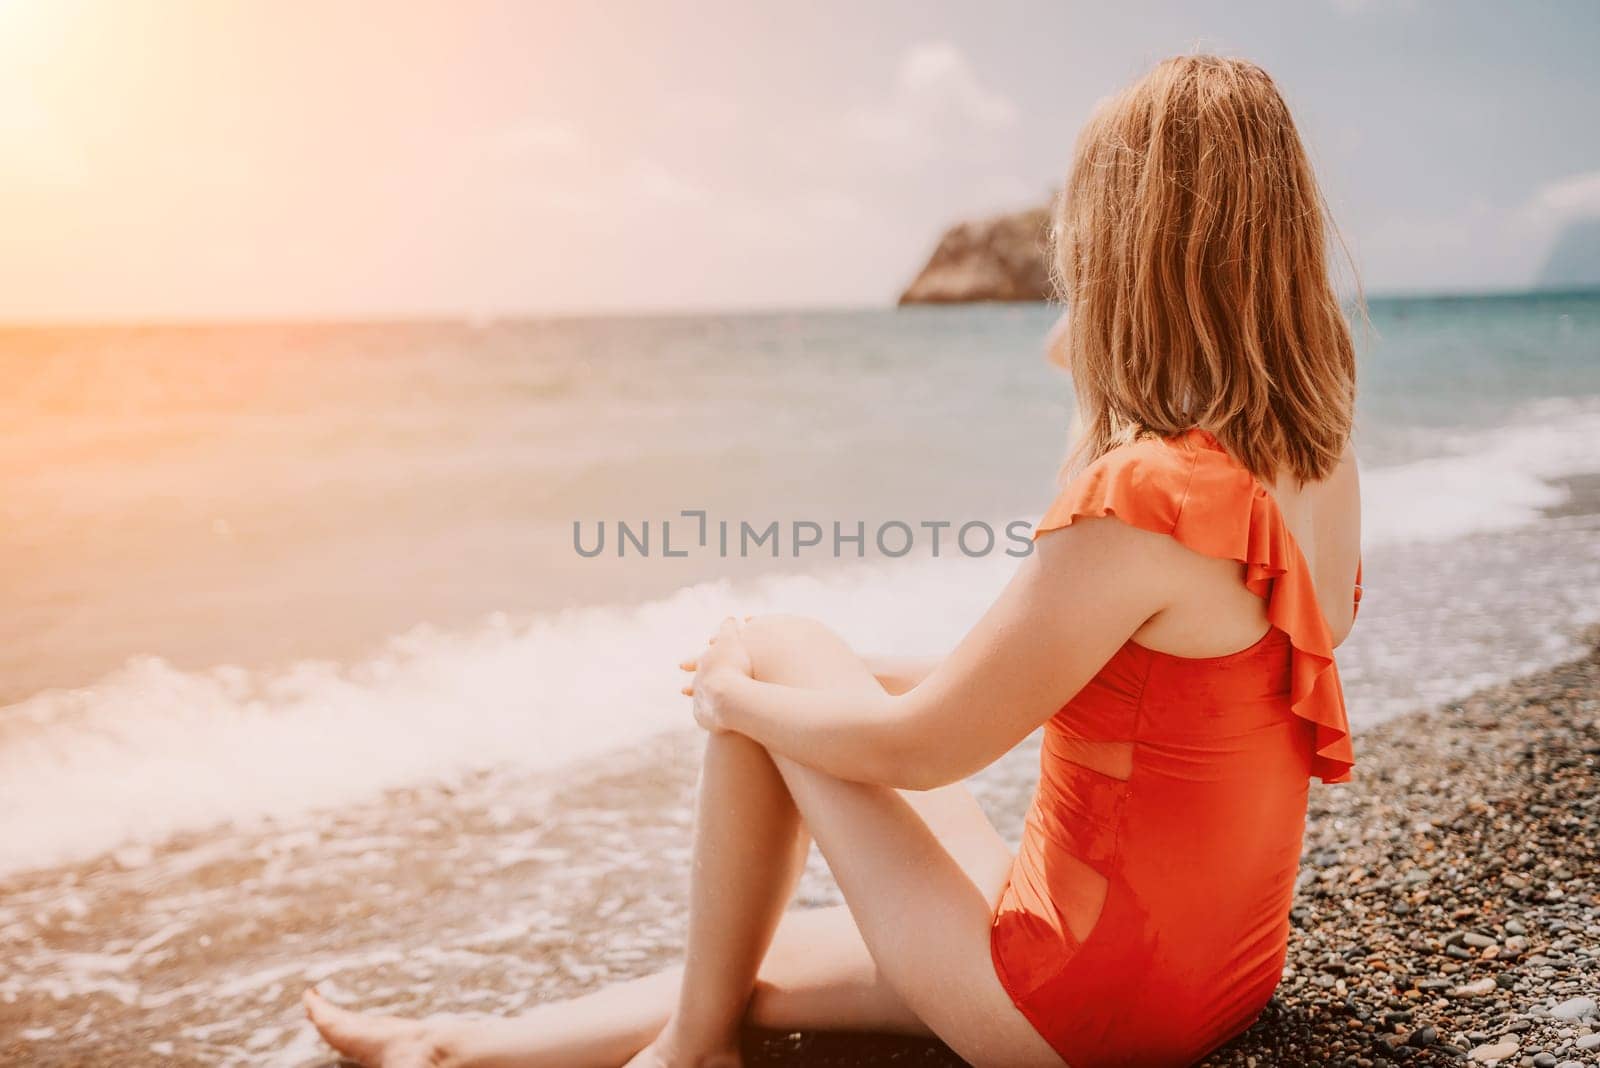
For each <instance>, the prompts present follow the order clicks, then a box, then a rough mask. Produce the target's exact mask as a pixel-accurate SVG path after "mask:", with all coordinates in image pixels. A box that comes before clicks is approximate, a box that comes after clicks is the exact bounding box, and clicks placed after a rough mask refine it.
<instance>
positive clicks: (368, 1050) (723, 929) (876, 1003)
mask: <svg viewBox="0 0 1600 1068" xmlns="http://www.w3.org/2000/svg"><path fill="white" fill-rule="evenodd" d="M797 632H798V634H799V635H802V636H807V637H809V639H810V640H804V641H791V639H792V638H795V637H796V634H797ZM763 636H765V641H763V640H762V639H763ZM748 639H749V644H750V646H751V651H752V655H753V656H754V657H755V658H756V672H757V674H758V676H760V677H763V678H768V679H770V680H771V681H774V682H785V683H788V684H790V685H824V686H826V685H876V683H875V682H874V681H873V680H872V678H871V676H870V674H869V673H868V672H867V671H866V669H865V667H864V666H863V665H862V664H861V662H860V660H859V659H858V658H856V657H855V655H854V654H853V653H851V652H850V651H849V650H848V648H845V647H844V646H843V645H842V643H839V642H838V640H837V639H836V638H833V636H832V635H831V634H829V633H828V632H827V631H825V630H823V629H822V628H820V627H817V626H816V625H814V624H812V625H809V627H808V626H807V625H805V624H803V622H802V621H781V620H775V621H772V622H770V623H766V624H763V625H759V626H757V627H754V628H752V629H751V630H750V631H749V632H748ZM791 645H797V646H800V647H799V648H790V647H789V646H791ZM824 778H825V777H824ZM887 792H888V793H889V794H891V795H895V792H894V791H887ZM895 796H903V799H904V800H903V803H905V804H906V805H907V807H908V809H910V810H911V811H912V812H913V813H915V814H916V815H917V816H919V817H920V819H919V823H918V825H919V826H920V827H921V828H922V829H923V831H924V832H925V833H928V834H930V835H936V836H937V840H938V841H939V842H942V843H943V847H944V851H945V852H944V856H945V857H946V859H947V860H948V859H950V858H954V861H955V863H956V864H957V865H958V867H959V869H960V870H962V871H963V872H964V873H965V876H966V879H967V882H966V885H967V886H969V887H975V888H977V893H978V895H979V897H980V899H983V900H984V902H985V903H984V905H983V908H984V909H989V910H992V906H993V903H994V901H995V900H997V899H998V895H999V893H1000V889H1001V887H1002V886H1003V885H1004V880H1005V875H1006V872H1007V871H1008V869H1009V866H1010V862H1011V855H1010V852H1009V850H1008V849H1007V848H1006V846H1005V844H1004V843H1003V842H1002V841H1001V840H1000V838H999V836H998V835H997V834H996V833H995V831H994V829H993V828H992V827H991V826H990V824H989V823H988V820H987V819H986V818H985V817H984V815H983V813H982V811H981V810H980V809H979V808H978V806H977V803H976V802H975V801H974V800H973V798H972V796H971V794H970V793H969V792H968V791H967V790H966V789H965V788H964V787H961V786H954V787H947V788H945V789H943V790H938V791H931V792H928V793H921V794H905V795H895ZM696 815H697V829H696V838H695V861H694V870H693V873H692V876H691V878H692V885H691V917H690V933H689V952H688V957H687V960H686V966H685V968H684V969H682V970H678V969H674V970H671V971H668V972H663V973H660V974H658V975H654V976H649V977H646V978H644V979H639V980H634V981H631V982H628V983H622V984H617V985H615V986H612V987H609V988H607V989H605V990H602V991H599V992H597V993H596V994H593V995H590V996H588V997H584V998H580V999H576V1000H574V1001H569V1002H564V1003H559V1004H553V1005H548V1006H541V1007H540V1008H538V1009H535V1010H533V1011H532V1012H530V1013H527V1014H524V1015H523V1016H520V1017H517V1018H515V1019H507V1020H492V1021H478V1020H473V1021H465V1020H462V1021H427V1022H417V1021H406V1020H395V1019H383V1018H378V1017H372V1016H364V1015H359V1014H356V1013H349V1012H345V1011H344V1010H340V1009H337V1008H335V1007H334V1006H331V1005H329V1004H328V1003H327V1002H326V1001H320V1000H318V999H315V998H311V999H308V1011H309V1012H310V1013H311V1015H312V1019H313V1022H314V1023H316V1024H317V1026H318V1028H319V1029H320V1030H321V1031H322V1032H323V1034H324V1036H325V1037H327V1038H328V1040H329V1041H330V1043H332V1044H333V1045H334V1046H335V1047H336V1048H338V1049H340V1050H341V1051H342V1052H344V1053H346V1054H347V1055H348V1056H351V1057H354V1058H355V1059H357V1060H360V1061H361V1062H362V1063H366V1064H372V1065H383V1066H384V1068H390V1066H391V1065H396V1066H402V1068H409V1066H411V1065H422V1064H430V1065H431V1064H451V1065H457V1064H474V1065H556V1064H560V1065H594V1066H597V1068H600V1066H607V1068H609V1066H614V1065H617V1064H620V1063H622V1062H623V1061H625V1060H627V1058H628V1057H629V1056H631V1055H633V1054H634V1053H635V1052H636V1051H640V1050H641V1049H643V1048H645V1047H646V1046H647V1044H649V1043H651V1041H652V1039H655V1040H656V1041H655V1044H654V1045H651V1046H650V1047H649V1049H648V1050H647V1051H646V1054H645V1056H644V1058H642V1061H644V1062H653V1061H662V1062H666V1061H674V1062H675V1061H685V1062H693V1061H701V1062H706V1061H709V1060H714V1059H715V1058H717V1057H724V1058H725V1057H727V1056H728V1055H729V1054H730V1053H731V1052H732V1051H733V1049H734V1042H735V1039H736V1034H737V1026H738V1024H739V1022H740V1020H741V1018H748V1019H749V1020H751V1021H752V1022H755V1023H757V1024H760V1025H763V1026H769V1027H777V1028H791V1027H792V1028H819V1027H826V1028H835V1029H862V1030H875V1031H888V1032H901V1033H912V1034H928V1033H930V1032H929V1030H928V1028H927V1026H926V1025H925V1024H924V1023H923V1022H922V1020H921V1019H920V1017H919V1015H918V1014H917V1013H916V1012H913V1011H912V1010H911V1009H910V1008H908V1007H907V1005H906V1003H905V1001H904V1000H903V999H902V998H901V996H900V995H899V993H898V992H897V991H896V989H895V988H894V986H893V985H892V984H891V983H889V982H887V981H886V979H885V977H884V974H883V972H882V970H881V969H880V968H879V966H878V964H877V962H875V961H874V960H873V958H872V956H871V955H870V954H869V953H868V952H867V949H866V946H865V944H864V943H863V941H862V939H861V935H860V934H859V932H858V931H857V930H856V927H855V924H854V921H853V920H852V919H851V917H850V915H849V914H848V912H846V911H845V910H840V909H825V910H815V911H810V912H798V913H790V914H788V915H787V916H782V917H781V918H782V926H781V928H780V929H779V933H778V935H777V937H776V938H775V939H774V937H773V929H774V928H775V927H777V925H778V921H779V919H780V916H781V913H782V909H783V907H784V905H785V904H786V903H787V901H788V899H789V897H790V895H791V894H792V892H793V885H794V880H795V878H796V876H797V874H798V870H799V863H800V861H801V860H802V859H803V856H804V848H805V845H806V843H807V841H808V838H807V836H806V835H805V834H804V833H803V831H802V829H801V826H800V823H799V816H798V813H797V811H796V809H795V806H794V803H793V800H792V797H791V795H790V793H789V788H788V786H787V785H786V784H785V782H784V780H783V777H782V776H780V775H779V773H778V770H777V767H776V766H775V765H774V763H773V761H772V760H771V758H770V756H769V755H768V754H767V753H766V752H765V750H763V749H761V748H760V747H759V746H756V745H755V744H754V743H752V742H750V741H749V740H748V739H744V738H742V737H740V736H736V735H718V736H714V737H712V738H710V739H708V743H707V751H706V765H705V770H704V772H703V774H702V778H701V790H700V799H699V803H698V808H697V814H696ZM924 821H925V822H924ZM785 841H787V842H788V843H789V844H788V845H784V843H785ZM769 943H770V945H771V948H770V951H769V950H768V946H769ZM763 957H764V958H765V959H763ZM758 967H759V972H758V971H757V968H758ZM752 995H753V996H752ZM669 1016H671V1017H672V1022H671V1023H670V1024H669V1023H668V1020H669ZM419 1058H420V1059H419Z"/></svg>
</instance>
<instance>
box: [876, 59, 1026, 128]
mask: <svg viewBox="0 0 1600 1068" xmlns="http://www.w3.org/2000/svg"><path fill="white" fill-rule="evenodd" d="M1018 117H1019V112H1018V109H1017V106H1016V104H1015V103H1013V102H1012V101H1011V99H1010V98H1009V97H1007V96H1006V95H1005V94H1004V93H1001V92H999V91H998V90H995V89H992V88H990V87H989V86H988V85H986V84H985V83H984V82H983V80H982V79H981V78H979V76H978V72H977V71H976V70H975V69H974V68H973V66H972V63H971V61H970V60H968V59H967V56H966V53H964V52H962V51H961V50H960V49H959V48H957V47H956V46H955V45H953V44H950V43H949V42H947V41H933V42H926V43H923V44H919V45H914V46H912V47H911V48H910V49H909V50H907V52H906V54H905V55H904V56H903V57H902V58H901V60H900V64H899V66H898V67H897V68H896V70H895V80H894V88H893V90H892V92H891V93H890V96H889V99H888V100H886V101H883V102H882V103H880V104H877V105H875V106H871V107H866V108H862V109H860V110H858V111H856V112H855V113H854V114H852V115H851V116H850V117H849V121H850V125H851V127H852V128H853V129H854V131H855V132H856V133H857V134H858V135H860V136H862V137H863V138H865V139H867V140H870V141H876V142H880V143H882V144H885V145H888V146H890V147H892V148H895V149H897V150H901V151H914V152H919V153H927V152H931V151H932V150H933V149H935V148H937V147H938V145H940V144H941V143H944V142H945V141H947V140H951V139H954V138H955V137H956V136H958V135H960V134H961V133H964V132H968V131H971V130H972V129H974V128H977V129H985V130H1001V129H1007V128H1010V127H1013V126H1015V125H1016V124H1017V119H1018Z"/></svg>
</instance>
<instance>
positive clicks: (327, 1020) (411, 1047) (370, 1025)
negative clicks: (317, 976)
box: [300, 987, 446, 1068]
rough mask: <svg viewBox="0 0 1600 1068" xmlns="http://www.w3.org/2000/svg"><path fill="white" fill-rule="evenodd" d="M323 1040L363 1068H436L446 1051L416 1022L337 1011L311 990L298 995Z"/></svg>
mask: <svg viewBox="0 0 1600 1068" xmlns="http://www.w3.org/2000/svg"><path fill="white" fill-rule="evenodd" d="M300 1003H301V1004H302V1005H304V1006H305V1010H306V1016H307V1017H308V1018H309V1019H310V1020H311V1022H312V1024H314V1025H315V1026H316V1029H317V1030H318V1031H319V1032H320V1033H321V1035H322V1037H323V1040H324V1041H326V1042H327V1043H328V1045H330V1046H332V1047H333V1048H334V1049H336V1050H338V1051H339V1052H340V1053H342V1054H343V1055H344V1056H346V1057H348V1058H349V1059H350V1060H353V1061H355V1062H356V1063H358V1064H362V1065H365V1066H366V1068H436V1066H438V1065H442V1064H444V1063H445V1058H446V1051H445V1048H444V1044H443V1043H442V1042H441V1041H440V1040H439V1038H438V1033H437V1031H436V1030H435V1029H434V1028H431V1027H429V1026H428V1025H427V1024H425V1023H423V1022H422V1021H420V1020H404V1019H401V1018H400V1017H398V1016H371V1015H367V1014H365V1013H359V1012H351V1011H350V1010H349V1009H341V1008H340V1007H339V1006H337V1005H335V1004H334V1003H333V1002H331V1001H329V1000H328V999H327V998H325V997H323V996H322V995H321V994H319V993H318V992H317V988H316V987H311V988H310V989H308V990H307V991H306V992H305V993H304V994H302V995H300Z"/></svg>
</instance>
